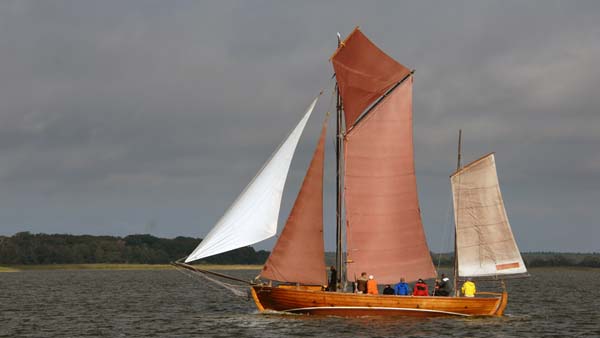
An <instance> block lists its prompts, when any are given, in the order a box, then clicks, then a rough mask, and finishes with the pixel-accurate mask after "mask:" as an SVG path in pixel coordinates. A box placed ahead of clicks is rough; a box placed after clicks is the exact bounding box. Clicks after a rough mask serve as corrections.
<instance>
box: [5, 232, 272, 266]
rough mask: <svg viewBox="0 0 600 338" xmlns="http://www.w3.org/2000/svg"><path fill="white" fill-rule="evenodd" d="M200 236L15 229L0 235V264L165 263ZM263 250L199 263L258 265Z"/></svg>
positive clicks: (184, 251)
mask: <svg viewBox="0 0 600 338" xmlns="http://www.w3.org/2000/svg"><path fill="white" fill-rule="evenodd" d="M200 241H201V240H200V239H196V238H191V237H176V238H173V239H166V238H158V237H154V236H152V235H130V236H126V237H114V236H90V235H81V236H75V235H58V234H53V235H47V234H31V233H29V232H19V233H17V234H15V235H14V236H11V237H6V236H0V264H8V265H21V264H23V265H28V264H82V263H139V264H165V263H169V262H171V261H175V260H177V259H180V258H182V257H185V256H186V255H188V254H189V253H190V252H192V250H194V248H195V247H196V246H197V245H198V243H200ZM268 255H269V253H268V252H267V251H262V250H261V251H258V252H257V251H255V250H254V249H253V248H252V247H245V248H241V249H237V250H233V251H230V252H226V253H223V254H220V255H216V256H213V257H209V258H206V259H204V260H202V261H201V262H203V263H213V264H262V263H264V262H265V261H266V259H267V257H268Z"/></svg>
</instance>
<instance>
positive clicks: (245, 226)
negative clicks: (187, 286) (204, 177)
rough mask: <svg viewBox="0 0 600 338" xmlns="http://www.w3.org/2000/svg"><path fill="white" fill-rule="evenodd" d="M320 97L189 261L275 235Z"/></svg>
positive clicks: (189, 257)
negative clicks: (295, 159)
mask: <svg viewBox="0 0 600 338" xmlns="http://www.w3.org/2000/svg"><path fill="white" fill-rule="evenodd" d="M317 99H318V98H315V100H314V101H313V102H312V103H311V105H310V106H309V107H308V110H307V111H306V113H305V114H304V117H303V118H302V119H301V120H300V122H299V123H298V125H297V126H296V128H294V130H292V132H291V133H290V135H289V136H288V137H287V139H286V140H285V141H284V142H283V143H282V144H281V145H280V146H279V148H278V149H277V151H275V153H273V155H271V158H270V159H269V160H268V161H267V162H266V163H265V164H264V166H263V167H262V169H261V170H260V171H259V172H258V174H257V175H256V176H255V177H254V179H253V180H252V181H251V182H250V184H248V186H247V187H246V188H245V189H244V191H242V193H241V194H240V195H239V196H238V198H237V199H236V200H235V202H234V203H233V204H232V205H231V206H230V207H229V209H228V210H227V212H225V215H223V217H221V219H220V220H219V222H217V224H216V225H215V226H214V227H213V228H212V230H211V231H210V232H209V233H208V235H206V237H205V238H204V240H203V241H202V242H201V243H200V245H198V247H197V248H196V249H195V250H194V251H193V252H192V253H191V254H190V255H189V256H188V257H187V258H186V260H185V262H186V263H187V262H191V261H195V260H198V259H201V258H204V257H208V256H213V255H216V254H219V253H222V252H226V251H230V250H233V249H237V248H241V247H244V246H248V245H251V244H254V243H256V242H260V241H262V240H265V239H267V238H269V237H272V236H274V235H275V233H276V231H277V219H278V217H279V208H280V206H281V197H282V195H283V186H284V185H285V180H286V178H287V174H288V170H289V168H290V162H291V161H292V157H293V156H294V151H295V150H296V145H297V144H298V140H299V139H300V135H301V134H302V131H303V130H304V127H305V126H306V122H307V121H308V118H309V117H310V114H311V112H312V111H313V109H314V107H315V104H316V103H317Z"/></svg>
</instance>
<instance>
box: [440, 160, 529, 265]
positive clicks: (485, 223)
mask: <svg viewBox="0 0 600 338" xmlns="http://www.w3.org/2000/svg"><path fill="white" fill-rule="evenodd" d="M450 179H451V182H452V193H453V199H454V221H455V224H456V250H457V252H458V275H459V276H461V277H493V276H503V275H513V274H524V273H526V272H527V268H526V267H525V264H524V263H523V258H522V257H521V253H520V252H519V248H518V247H517V243H516V242H515V238H514V236H513V233H512V230H511V228H510V224H509V223H508V217H507V215H506V209H505V208H504V202H503V200H502V194H501V193H500V185H499V183H498V175H497V173H496V162H495V159H494V154H493V153H492V154H489V155H486V156H484V157H482V158H481V159H479V160H477V161H474V162H472V163H470V164H468V165H466V166H465V167H464V168H462V169H460V170H459V171H457V172H456V173H455V174H454V175H452V176H451V178H450Z"/></svg>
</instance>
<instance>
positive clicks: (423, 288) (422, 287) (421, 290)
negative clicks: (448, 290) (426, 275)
mask: <svg viewBox="0 0 600 338" xmlns="http://www.w3.org/2000/svg"><path fill="white" fill-rule="evenodd" d="M413 296H429V291H428V290H427V284H425V282H424V281H423V280H422V279H421V278H419V280H418V281H417V283H416V284H415V287H414V288H413Z"/></svg>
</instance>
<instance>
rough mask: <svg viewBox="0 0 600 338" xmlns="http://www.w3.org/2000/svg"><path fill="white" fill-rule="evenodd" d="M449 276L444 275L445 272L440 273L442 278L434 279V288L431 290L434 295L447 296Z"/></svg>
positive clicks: (448, 293)
mask: <svg viewBox="0 0 600 338" xmlns="http://www.w3.org/2000/svg"><path fill="white" fill-rule="evenodd" d="M449 281H450V278H448V277H446V274H442V279H441V280H438V281H436V283H435V290H434V291H433V295H434V296H448V295H450V291H449V290H448V289H449V285H448V282H449Z"/></svg>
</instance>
